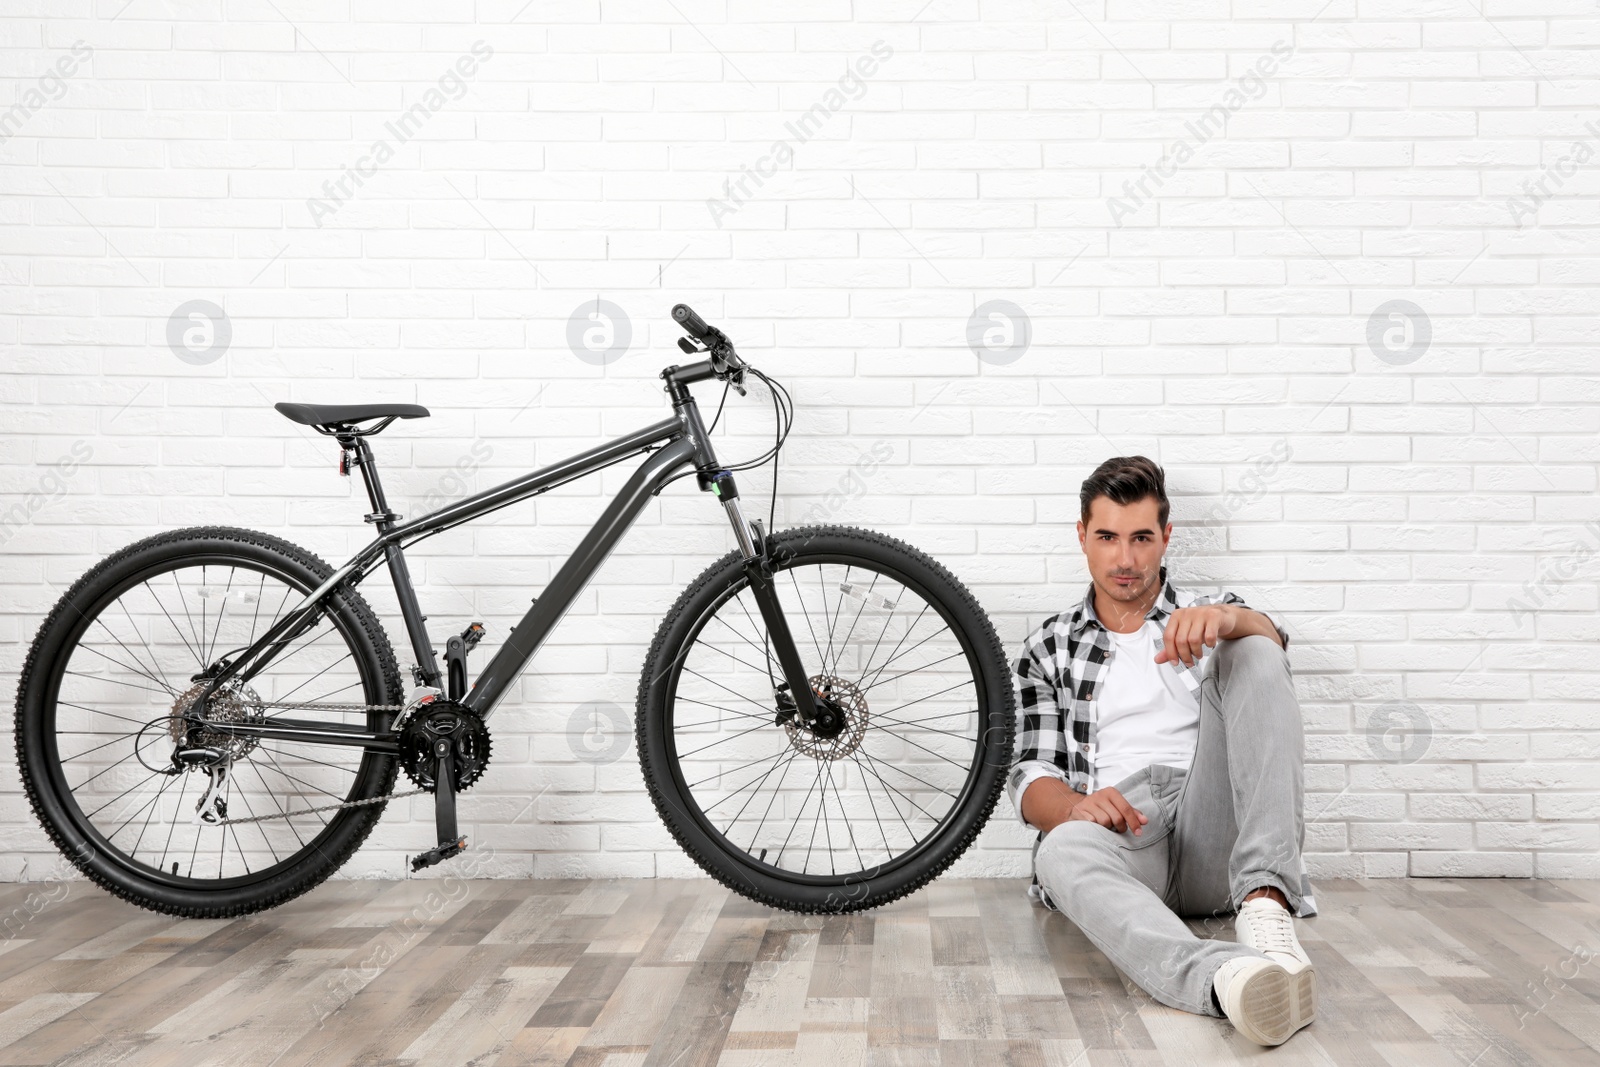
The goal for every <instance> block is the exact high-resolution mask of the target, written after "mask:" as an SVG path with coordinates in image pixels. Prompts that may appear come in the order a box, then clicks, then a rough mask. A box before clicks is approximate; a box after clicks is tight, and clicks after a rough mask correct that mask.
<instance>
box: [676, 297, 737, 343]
mask: <svg viewBox="0 0 1600 1067" xmlns="http://www.w3.org/2000/svg"><path fill="white" fill-rule="evenodd" d="M672 318H673V321H675V322H676V323H677V324H678V325H679V326H682V327H683V332H684V333H686V334H688V335H689V336H690V337H693V338H694V339H695V340H696V341H701V342H703V343H705V344H708V345H709V344H711V343H712V341H713V340H715V339H716V337H718V336H720V331H718V332H717V333H716V334H715V335H714V334H713V332H712V329H711V327H710V326H707V325H706V320H705V319H702V318H701V317H700V316H699V315H697V314H695V310H694V308H692V307H690V306H689V305H688V304H677V305H675V306H674V307H673V309H672ZM725 339H726V338H724V340H725Z"/></svg>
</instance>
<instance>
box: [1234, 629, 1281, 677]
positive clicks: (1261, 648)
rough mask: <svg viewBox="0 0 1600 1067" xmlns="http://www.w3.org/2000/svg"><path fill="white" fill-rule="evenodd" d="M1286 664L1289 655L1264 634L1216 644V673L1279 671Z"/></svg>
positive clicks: (1249, 635)
mask: <svg viewBox="0 0 1600 1067" xmlns="http://www.w3.org/2000/svg"><path fill="white" fill-rule="evenodd" d="M1288 662H1289V654H1288V653H1287V652H1285V651H1284V648H1283V646H1282V645H1280V644H1278V642H1276V641H1274V640H1273V639H1272V638H1270V637H1267V636H1266V635H1264V634H1246V635H1245V636H1244V637H1236V638H1233V639H1232V640H1225V641H1219V642H1217V670H1218V671H1239V670H1246V671H1250V670H1267V669H1279V670H1281V669H1283V668H1284V667H1286V666H1287V665H1288Z"/></svg>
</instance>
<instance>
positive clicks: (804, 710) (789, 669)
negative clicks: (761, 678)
mask: <svg viewBox="0 0 1600 1067" xmlns="http://www.w3.org/2000/svg"><path fill="white" fill-rule="evenodd" d="M704 481H705V482H706V483H707V486H706V487H707V488H709V489H710V490H711V491H712V492H713V493H715V494H716V495H717V497H718V499H720V500H721V501H722V508H723V510H724V511H726V512H727V513H728V520H729V521H730V522H732V523H733V535H734V536H735V537H736V538H738V540H739V551H740V552H741V553H743V554H744V573H745V577H746V579H747V580H748V581H749V583H750V592H751V594H752V595H753V596H754V597H755V599H756V605H757V606H758V607H759V608H760V609H761V619H762V621H763V622H765V623H766V624H767V635H768V637H769V639H770V640H771V641H772V647H773V650H774V651H775V652H777V654H778V665H779V666H780V667H782V668H783V678H784V682H785V683H786V686H785V687H786V688H787V690H788V691H787V693H777V694H774V696H775V698H776V699H778V700H780V701H784V702H787V701H792V703H793V712H794V715H795V717H796V718H798V719H799V720H800V721H801V722H802V723H804V724H805V725H807V726H810V725H811V724H812V723H813V722H814V721H815V720H816V717H817V704H816V695H815V693H814V692H813V691H812V689H811V682H810V679H809V678H808V677H807V675H806V668H805V664H803V663H801V662H800V652H799V650H798V649H796V648H795V644H794V636H793V635H792V634H790V632H789V620H788V619H787V618H786V617H785V616H784V614H783V606H782V605H781V604H779V603H778V591H777V587H776V586H775V584H774V582H773V578H772V560H771V557H770V556H769V555H768V554H767V538H766V531H764V530H761V529H760V526H759V520H758V525H757V526H756V527H755V530H756V533H755V534H754V535H753V534H752V532H751V531H752V527H751V524H750V523H749V522H748V521H746V520H745V517H744V509H742V508H741V507H740V506H739V489H738V486H736V485H735V484H734V481H733V474H732V473H731V472H730V471H725V470H723V471H717V472H716V473H715V474H713V475H711V476H710V477H708V478H705V479H704Z"/></svg>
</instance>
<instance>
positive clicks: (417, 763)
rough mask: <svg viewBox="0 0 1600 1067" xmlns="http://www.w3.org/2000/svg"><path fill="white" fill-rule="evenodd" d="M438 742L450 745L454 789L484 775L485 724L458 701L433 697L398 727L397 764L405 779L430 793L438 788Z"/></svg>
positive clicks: (486, 754) (487, 744)
mask: <svg viewBox="0 0 1600 1067" xmlns="http://www.w3.org/2000/svg"><path fill="white" fill-rule="evenodd" d="M440 741H448V742H449V744H450V756H451V760H450V762H451V765H452V768H453V769H454V771H455V775H454V777H455V789H456V792H460V791H461V790H463V789H467V788H469V787H470V786H471V785H472V783H473V782H476V781H477V780H478V779H479V778H481V777H483V772H484V769H485V768H486V767H488V766H489V750H490V748H491V743H490V740H489V727H488V724H486V723H485V722H484V721H483V717H482V716H480V715H479V714H478V713H477V712H475V711H471V710H469V709H467V708H464V707H462V706H461V705H460V704H452V703H450V702H448V701H443V700H436V701H433V702H431V703H428V704H424V705H422V706H421V707H419V708H417V710H416V711H415V712H414V713H412V714H411V715H410V716H409V717H407V719H406V721H405V723H404V724H403V725H402V726H401V727H400V766H401V767H402V768H404V770H405V772H406V777H407V778H410V779H411V780H412V781H413V782H414V783H416V784H417V785H418V786H420V787H422V788H423V789H426V790H428V791H429V792H433V791H434V790H435V789H436V788H437V787H438V782H437V781H436V777H437V774H438V767H439V764H438V759H439V757H438V756H437V755H436V753H435V747H436V746H437V744H438V743H439V742H440Z"/></svg>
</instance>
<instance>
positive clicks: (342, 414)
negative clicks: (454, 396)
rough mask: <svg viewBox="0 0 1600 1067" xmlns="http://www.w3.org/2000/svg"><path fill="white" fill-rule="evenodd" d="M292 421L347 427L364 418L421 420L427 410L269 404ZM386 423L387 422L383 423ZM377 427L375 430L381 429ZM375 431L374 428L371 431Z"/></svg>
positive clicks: (418, 407) (419, 407) (416, 407)
mask: <svg viewBox="0 0 1600 1067" xmlns="http://www.w3.org/2000/svg"><path fill="white" fill-rule="evenodd" d="M272 406H273V407H274V408H276V409H277V410H278V412H279V413H280V414H282V415H283V416H284V417H285V418H287V419H289V420H290V421H291V422H298V423H299V424H300V425H302V426H319V427H320V426H327V427H333V426H346V425H349V424H350V423H354V422H363V421H365V420H367V419H390V420H393V419H424V418H427V417H428V409H427V408H425V407H423V406H422V405H420V404H289V403H279V404H274V405H272ZM384 425H385V426H387V425H388V423H384ZM382 428H383V427H382V426H380V427H378V429H380V430H381V429H382ZM374 432H376V431H374Z"/></svg>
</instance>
